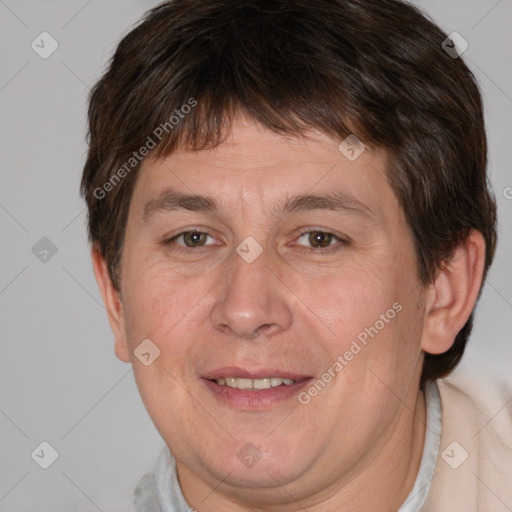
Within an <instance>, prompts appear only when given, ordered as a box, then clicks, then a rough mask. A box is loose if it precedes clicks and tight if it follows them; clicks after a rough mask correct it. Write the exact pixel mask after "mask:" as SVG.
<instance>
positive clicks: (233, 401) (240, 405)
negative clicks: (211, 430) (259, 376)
mask: <svg viewBox="0 0 512 512" xmlns="http://www.w3.org/2000/svg"><path fill="white" fill-rule="evenodd" d="M312 379H313V378H312V377H308V378H306V379H302V380H300V381H298V382H295V384H291V385H289V386H287V385H285V384H283V385H282V386H276V387H275V388H269V389H261V390H257V391H250V390H247V389H237V388H232V387H230V386H226V385H224V386H221V385H220V384H217V382H215V381H214V380H209V379H204V378H201V380H202V381H203V382H204V383H205V384H206V386H207V387H208V389H210V391H212V393H213V394H214V395H215V396H216V397H218V398H219V399H220V400H222V401H223V402H224V403H227V404H228V405H229V406H230V407H234V408H236V409H243V410H246V411H259V410H263V409H268V408H269V407H271V406H273V405H275V404H277V403H280V402H283V401H284V400H289V399H290V398H292V397H293V396H297V394H298V392H299V391H300V390H301V389H302V388H303V387H304V386H306V385H307V384H308V383H309V382H310V381H311V380H312Z"/></svg>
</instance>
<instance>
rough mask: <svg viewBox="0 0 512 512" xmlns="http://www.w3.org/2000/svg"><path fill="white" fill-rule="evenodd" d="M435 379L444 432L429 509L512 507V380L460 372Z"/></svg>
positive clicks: (468, 509)
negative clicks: (511, 484) (511, 505)
mask: <svg viewBox="0 0 512 512" xmlns="http://www.w3.org/2000/svg"><path fill="white" fill-rule="evenodd" d="M436 384H437V387H438V389H439V396H440V399H441V411H442V433H441V443H440V447H439V453H438V458H437V464H436V471H435V473H434V477H433V479H432V484H431V492H430V493H429V501H428V504H429V506H428V507H427V508H425V510H429V511H430V510H432V511H436V510H448V509H449V510H450V511H453V512H458V511H460V512H469V511H475V512H476V511H479V510H486V511H489V512H492V511H494V510H496V511H498V510H502V509H503V505H504V504H505V503H506V504H507V506H510V504H512V489H511V486H510V482H512V385H511V383H510V382H506V381H501V380H496V379H492V378H490V377H488V376H485V377H479V376H478V375H469V374H467V373H462V372H459V373H457V374H454V375H453V376H450V377H448V378H445V379H439V380H438V381H436ZM439 507H441V508H439ZM500 507H501V508H500Z"/></svg>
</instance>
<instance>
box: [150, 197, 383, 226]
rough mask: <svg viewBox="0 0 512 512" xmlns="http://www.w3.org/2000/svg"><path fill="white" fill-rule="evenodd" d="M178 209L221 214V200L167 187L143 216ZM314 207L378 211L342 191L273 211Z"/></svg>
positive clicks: (287, 202) (366, 212)
mask: <svg viewBox="0 0 512 512" xmlns="http://www.w3.org/2000/svg"><path fill="white" fill-rule="evenodd" d="M177 210H188V211H193V212H206V213H214V214H218V212H219V210H220V207H219V203H218V202H217V201H216V200H215V199H213V198H211V197H206V196H203V195H195V194H184V193H181V192H177V191H175V190H172V189H166V190H164V191H162V193H161V194H160V195H159V196H158V197H156V198H155V199H152V200H150V201H149V202H148V203H147V204H146V205H145V207H144V213H143V215H142V219H143V221H144V222H148V221H149V219H150V217H151V216H152V215H154V214H155V213H159V212H162V213H163V212H172V211H177ZM312 210H334V211H343V212H345V213H348V214H353V215H356V216H361V217H366V218H374V217H376V214H375V213H374V212H373V211H372V210H371V209H370V208H369V207H368V206H367V205H366V204H364V203H363V202H361V201H359V200H358V199H357V198H355V197H354V196H353V195H351V194H347V193H344V192H339V191H336V192H334V191H333V192H328V193H325V194H322V195H315V194H303V195H297V196H293V197H290V198H288V199H286V200H284V201H283V202H281V203H280V204H279V205H278V206H277V208H274V209H273V213H274V214H275V215H276V216H277V217H279V216H282V215H284V214H286V213H291V212H298V211H312Z"/></svg>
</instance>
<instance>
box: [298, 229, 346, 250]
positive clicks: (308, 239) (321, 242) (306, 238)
mask: <svg viewBox="0 0 512 512" xmlns="http://www.w3.org/2000/svg"><path fill="white" fill-rule="evenodd" d="M333 242H334V243H333ZM336 242H341V243H342V244H344V243H346V242H345V240H343V239H341V238H340V237H338V236H336V235H334V234H333V233H329V232H327V231H320V230H314V231H307V232H305V233H303V234H302V235H301V236H300V237H299V238H298V245H305V244H309V245H310V246H311V247H313V248H314V249H323V248H325V247H330V246H332V245H335V244H336Z"/></svg>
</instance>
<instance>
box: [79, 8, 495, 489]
mask: <svg viewBox="0 0 512 512" xmlns="http://www.w3.org/2000/svg"><path fill="white" fill-rule="evenodd" d="M446 38H447V35H446V34H444V33H443V32H442V31H441V30H440V29H439V28H438V27H437V26H435V25H434V24H433V23H432V22H431V21H429V20H428V19H427V18H426V17H425V16H424V15H422V14H421V13H420V12H418V11H417V10H416V9H415V8H414V7H412V6H411V5H409V4H407V3H403V2H400V1H397V0H379V1H376V0H375V1H374V0H337V1H332V0H314V1H307V2H306V1H302V0H293V1H284V0H261V1H255V0H252V1H249V0H247V1H245V0H241V1H237V2H233V3H229V2H221V1H214V0H211V1H204V0H201V1H199V0H175V1H173V2H166V3H163V4H162V5H160V6H159V7H157V8H155V9H153V10H152V11H150V12H149V13H148V14H147V15H146V17H145V18H144V20H142V22H141V23H140V24H139V25H138V26H137V27H136V28H134V29H133V30H132V31H131V32H130V33H129V34H128V35H127V36H126V37H125V38H124V39H123V40H122V41H121V43H120V44H119V47H118V48H117V51H116V53H115V55H114V57H113V59H112V62H111V63H110V65H109V67H108V69H107V70H106V72H105V74H104V75H103V77H102V78H101V80H100V81H99V82H98V83H97V84H96V86H95V87H94V89H93V90H92V92H91V97H90V106H89V152H88V156H87V162H86V164H85V168H84V173H83V179H82V188H81V190H82V194H83V196H84V197H85V199H86V201H87V205H88V210H89V234H90V241H91V243H92V251H93V261H94V266H95V272H96V276H97V279H98V282H99V284H100V288H101V290H102V294H103V297H104V300H105V303H106V305H107V309H108V312H109V317H110V321H111V325H112V329H113V331H114V334H115V338H116V341H115V347H116V353H117V355H118V357H120V358H121V359H122V360H124V361H133V365H134V372H135V376H136V379H137V384H138V386H139V389H140V392H141V395H142V397H143V400H144V403H145V405H146V407H147V408H148V411H149V413H150V415H151V417H152V419H153V421H154V422H155V425H156V427H157V428H158V430H159V431H160V433H161V434H162V437H163V438H164V440H165V441H166V442H167V444H168V445H169V447H170V448H171V451H173V452H174V453H175V455H176V456H177V458H178V459H180V460H182V461H185V463H186V465H187V466H189V467H191V468H194V470H195V471H198V472H199V471H204V472H205V475H206V474H207V473H209V474H211V475H215V476H216V477H218V478H219V479H222V478H223V477H224V476H225V473H227V472H228V471H235V470H236V471H235V472H237V471H239V470H240V467H239V466H240V464H241V462H240V457H237V453H239V451H240V449H241V448H243V447H244V446H246V445H247V443H252V445H254V446H256V447H257V449H258V451H259V452H260V455H261V459H262V460H261V464H260V463H258V466H257V467H255V468H246V467H244V466H241V467H242V471H240V472H239V473H237V475H236V477H235V476H233V475H231V477H229V478H228V481H231V482H232V483H233V485H236V482H238V484H240V485H242V484H243V485H259V484H260V483H262V482H267V484H270V483H271V482H270V481H267V480H268V474H267V473H266V472H265V470H268V469H269V468H272V471H273V474H274V475H275V477H276V478H277V479H278V480H279V477H280V478H281V480H280V481H281V482H282V483H286V482H291V481H294V480H297V479H299V478H300V477H301V475H304V474H307V473H308V471H312V470H313V468H314V467H317V466H318V467H320V466H321V464H322V462H324V463H329V460H330V459H329V458H333V457H337V458H338V460H339V457H340V456H341V457H342V458H343V460H344V461H345V462H346V465H345V467H355V466H356V465H357V464H360V463H363V462H364V461H366V462H368V461H369V460H370V453H369V452H368V450H369V449H368V448H367V446H369V445H371V444H372V443H373V444H374V445H375V444H378V442H377V440H378V439H381V438H384V437H385V435H386V434H385V433H386V431H387V430H386V429H387V428H390V427H391V425H392V424H393V422H395V421H396V419H397V417H398V416H399V415H400V414H402V413H401V412H400V411H401V409H403V404H401V403H400V402H398V401H397V400H396V396H394V395H393V393H390V390H393V392H394V393H395V394H398V396H401V397H404V400H405V401H406V402H407V401H408V400H413V397H415V396H416V394H415V393H416V392H417V391H418V390H419V389H420V388H421V386H422V385H423V384H424V383H425V382H426V381H427V380H433V379H437V378H439V377H442V376H445V375H447V374H449V373H450V372H451V371H452V370H453V369H454V368H455V366H456V365H457V363H458V362H459V360H460V358H461V356H462V354H463V352H464V347H465V345H466V342H467V339H468V336H469V334H470V331H471V325H472V318H473V309H474V306H475V303H476V301H477V299H478V296H479V293H480V290H481V285H482V283H483V281H484V279H485V275H486V272H487V269H488V268H489V265H490V264H491V262H492V258H493V255H494V251H495V245H496V226H495V224H496V213H495V204H494V200H493V197H492V194H491V193H490V191H489V187H488V182H487V175H486V163H487V160H486V159H487V147H486V136H485V126H484V119H483V113H482V102H481V97H480V93H479V90H478V87H477V85H476V83H475V81H474V78H473V76H472V74H471V72H470V71H469V69H468V68H467V67H466V65H465V64H464V62H463V60H462V59H461V58H459V59H452V58H451V57H450V56H449V55H447V54H446V53H445V52H444V50H443V48H442V46H441V44H442V42H443V41H444V40H445V39H446ZM347 138H348V139H347ZM343 141H346V142H343ZM347 148H348V151H347ZM352 149H353V150H354V151H352ZM359 153H360V154H359ZM354 156H356V157H357V158H354ZM190 232H192V233H190ZM193 232H197V234H194V233H193ZM183 233H185V235H184V234H183ZM248 237H251V238H250V239H248ZM244 251H245V252H246V253H247V254H249V253H250V254H251V256H254V259H253V258H252V257H251V258H248V257H245V258H244V257H243V256H244ZM365 334H366V336H365ZM145 339H150V340H151V342H152V343H153V345H154V346H156V347H158V350H159V351H160V356H159V357H158V358H157V359H156V360H155V361H154V362H153V363H152V364H151V365H149V366H145V365H144V364H141V362H140V361H139V360H138V359H137V358H135V356H134V351H135V350H136V348H137V347H138V346H139V345H140V343H141V342H142V341H143V340H145ZM349 353H350V354H352V356H350V354H349ZM345 355H346V357H345ZM338 356H342V360H343V362H342V361H341V360H340V359H339V358H338ZM336 362H338V363H339V365H335V363H336ZM228 366H236V367H246V368H248V369H249V370H250V369H254V370H258V369H260V368H269V367H272V368H274V369H276V371H277V369H279V368H280V367H284V370H285V371H287V372H289V373H293V374H297V375H300V376H306V377H308V378H310V381H309V382H310V384H311V386H312V385H313V384H314V382H316V381H318V380H321V381H322V382H324V384H325V385H324V386H320V385H318V386H316V389H317V391H316V392H315V391H308V389H311V386H310V387H309V388H308V387H306V388H304V389H302V393H303V394H302V400H300V399H299V400H298V399H297V397H295V400H289V401H286V402H285V403H286V407H285V409H284V412H283V409H282V408H280V409H278V408H277V407H270V408H269V409H264V410H261V411H260V412H259V413H258V414H253V413H252V412H251V413H249V412H247V411H245V412H244V411H241V410H239V409H231V408H229V407H227V406H226V407H225V408H224V409H223V408H222V407H220V409H219V408H218V407H217V406H218V403H217V398H216V397H215V396H214V395H213V394H212V392H211V391H210V389H209V388H208V385H206V384H205V380H206V379H207V378H213V377H216V376H217V377H218V376H219V375H213V374H214V373H215V370H216V369H219V368H221V367H228ZM326 373H328V374H330V375H331V378H330V379H329V378H327V377H326V378H322V376H323V375H325V374H326ZM326 381H328V382H326ZM320 388H321V389H320ZM306 402H307V403H306ZM219 411H220V413H221V415H220V416H219ZM286 413H287V414H289V415H290V418H289V419H288V420H287V421H286V420H285V423H284V425H281V426H280V427H279V428H277V429H276V430H275V431H274V432H273V433H272V434H271V435H269V431H270V429H269V424H271V423H272V424H274V423H275V424H276V425H277V424H278V423H279V421H280V420H283V418H284V417H285V416H286ZM230 425H236V428H235V429H230V428H229V426H230ZM342 432H343V435H344V436H345V438H346V439H347V443H345V445H344V446H343V447H341V448H340V447H336V448H335V449H333V446H335V445H337V443H336V442H335V439H336V438H338V439H339V435H340V433H342ZM337 436H338V437H337ZM311 439H314V441H313V442H312V441H311ZM212 446H213V447H214V448H212ZM366 456H367V457H366ZM333 460H334V459H333ZM333 460H332V461H331V462H333ZM276 461H280V463H279V464H278V463H277V462H276ZM361 461H363V462H361ZM237 464H238V466H237ZM258 467H259V468H261V469H260V470H257V468H258ZM199 468H202V469H199ZM223 469H224V470H225V471H224V473H223ZM244 470H245V471H244ZM336 476H337V477H338V478H339V477H341V476H342V475H336ZM333 478H334V476H333ZM237 479H238V480H237Z"/></svg>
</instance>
